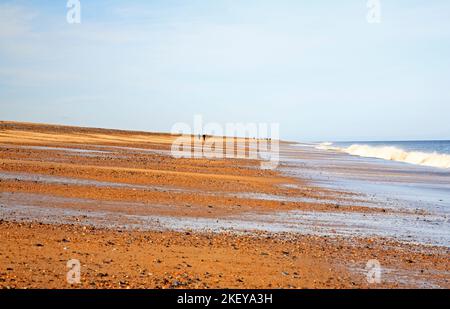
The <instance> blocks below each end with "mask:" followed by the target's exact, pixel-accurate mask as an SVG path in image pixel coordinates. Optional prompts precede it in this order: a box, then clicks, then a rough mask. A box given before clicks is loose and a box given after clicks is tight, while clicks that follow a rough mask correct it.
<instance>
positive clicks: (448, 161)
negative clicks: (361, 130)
mask: <svg viewBox="0 0 450 309" xmlns="http://www.w3.org/2000/svg"><path fill="white" fill-rule="evenodd" d="M318 148H319V149H320V148H321V149H326V150H335V151H340V152H344V153H347V154H350V155H355V156H360V157H367V158H378V159H383V160H390V161H398V162H404V163H409V164H415V165H423V166H430V167H436V168H444V169H445V168H447V169H448V168H450V141H448V140H436V141H433V140H431V141H389V142H384V141H362V142H361V141H358V142H333V143H330V142H325V143H320V144H319V145H318Z"/></svg>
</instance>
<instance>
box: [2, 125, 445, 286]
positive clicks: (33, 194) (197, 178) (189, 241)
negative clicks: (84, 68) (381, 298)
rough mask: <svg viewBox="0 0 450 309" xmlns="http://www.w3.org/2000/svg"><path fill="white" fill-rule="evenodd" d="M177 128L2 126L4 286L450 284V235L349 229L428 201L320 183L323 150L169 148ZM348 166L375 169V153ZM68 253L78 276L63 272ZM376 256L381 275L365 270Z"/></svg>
mask: <svg viewBox="0 0 450 309" xmlns="http://www.w3.org/2000/svg"><path fill="white" fill-rule="evenodd" d="M176 138H177V136H173V135H169V134H163V133H146V132H132V131H119V130H107V129H92V128H79V127H65V126H54V125H40V124H31V123H16V122H0V220H1V221H0V236H1V237H0V248H1V250H0V251H1V252H0V286H1V287H3V288H386V287H400V288H408V287H418V288H431V287H440V288H450V264H449V263H448V261H449V257H450V251H449V247H448V245H447V240H448V236H445V235H440V234H433V233H431V232H430V235H428V234H426V233H422V234H423V235H421V233H419V232H418V233H417V235H416V234H414V233H412V234H411V235H412V236H411V235H407V236H411V237H412V238H413V239H412V241H408V239H407V237H406V236H405V237H404V238H402V237H391V234H389V233H390V230H389V228H386V229H383V228H381V229H380V230H383V231H380V233H377V232H376V231H375V232H374V233H368V232H366V231H365V230H364V228H363V227H359V226H358V228H354V227H352V222H356V219H355V218H361V220H359V221H358V224H362V223H361V222H363V223H364V222H365V221H363V220H367V221H369V222H368V223H367V224H369V226H370V222H377V220H378V218H381V219H380V220H381V221H384V219H383V218H386V221H384V222H387V225H389V224H390V223H389V222H391V221H389V220H400V219H401V220H404V221H405V222H409V221H408V220H414V222H416V221H417V222H419V221H420V222H423V223H420V224H427V220H430V219H429V217H427V216H430V214H429V211H428V210H427V209H426V208H420V207H415V206H414V207H412V206H411V207H408V206H410V205H411V203H406V204H405V205H404V207H403V206H402V207H393V206H392V205H389V204H388V203H380V202H379V201H377V202H375V201H374V200H372V199H370V198H369V197H368V195H365V194H361V192H357V191H354V192H352V191H351V190H348V189H345V190H344V189H341V188H339V187H337V186H336V187H332V186H327V185H321V184H320V182H319V181H313V179H312V178H313V176H311V175H312V174H311V173H312V172H316V173H317V174H318V175H319V174H320V175H322V176H323V174H322V171H317V170H316V171H315V170H314V168H312V167H309V166H308V164H312V165H314V166H319V165H318V163H316V162H319V160H320V158H321V157H323V156H325V155H326V154H325V152H318V151H317V150H313V148H307V147H305V148H301V149H299V148H296V146H295V145H294V146H293V144H292V143H289V142H281V143H280V147H281V154H282V156H283V158H290V159H291V161H290V160H288V159H286V160H283V159H282V161H281V163H280V166H279V167H278V168H277V169H275V170H264V169H261V168H260V161H258V160H251V159H230V158H227V159H206V158H195V159H194V158H174V157H172V156H171V152H170V150H171V145H172V143H173V141H174V140H175V139H176ZM192 138H196V137H192ZM244 142H245V140H244ZM309 149H311V150H309ZM247 150H248V149H247ZM293 162H296V163H295V164H300V166H302V168H299V167H298V166H297V165H295V164H294V163H293ZM346 164H349V165H346V167H345V169H344V168H342V169H343V170H345V171H346V172H347V173H349V171H353V172H352V173H353V174H357V172H354V170H357V169H358V168H359V167H361V166H364V173H363V174H364V175H365V177H376V175H375V172H373V174H370V173H369V172H367V171H368V170H369V171H372V170H371V169H370V168H371V166H370V163H364V164H365V165H364V164H363V165H358V163H356V162H352V161H351V162H350V163H348V162H347V163H346ZM294 165H295V166H296V167H293V166H294ZM339 168H340V167H339V166H337V165H336V166H333V167H323V169H324V170H325V169H327V170H333V171H339ZM373 170H375V169H373ZM293 171H294V172H293ZM339 172H340V171H339ZM340 173H341V174H342V173H343V172H340ZM367 175H369V176H367ZM392 175H393V176H392V177H393V178H395V177H397V178H401V179H402V180H404V179H405V177H401V176H402V174H400V173H397V174H395V175H394V174H392ZM442 177H444V176H442ZM445 177H447V176H445ZM443 179H444V178H443ZM328 181H332V180H328ZM372 218H377V219H375V220H373V219H372ZM399 218H400V219H399ZM327 220H328V221H327ZM396 222H397V221H396ZM447 224H448V222H447ZM365 226H367V225H365ZM391 227H392V226H391ZM419 227H420V226H419ZM427 227H428V226H427ZM432 229H433V228H432V227H431V228H430V230H432ZM445 232H446V231H445V230H444V231H443V233H444V234H445ZM394 233H396V235H397V234H398V235H400V236H401V235H402V234H401V231H400V232H398V230H393V231H392V234H394ZM416 236H417V238H414V237H416ZM428 236H429V237H428ZM421 237H423V239H422V238H421ZM422 240H423V241H422ZM70 259H77V260H79V261H80V263H81V281H80V283H79V284H69V283H68V282H67V281H66V273H67V271H68V269H67V267H66V263H67V261H68V260H70ZM373 259H376V260H377V261H379V263H380V264H381V266H382V280H381V282H379V283H370V282H368V280H367V269H366V264H367V262H368V261H369V260H373Z"/></svg>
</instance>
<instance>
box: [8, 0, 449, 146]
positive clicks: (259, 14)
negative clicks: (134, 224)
mask: <svg viewBox="0 0 450 309" xmlns="http://www.w3.org/2000/svg"><path fill="white" fill-rule="evenodd" d="M81 4H82V17H81V24H79V25H73V24H68V23H67V22H66V12H67V8H66V1H65V0H62V1H42V0H41V1H38V0H36V1H1V0H0V119H3V120H18V121H33V122H50V123H62V124H71V125H84V126H97V127H110V128H123V129H139V130H150V131H170V129H171V127H172V125H173V124H174V123H175V122H178V121H182V122H187V123H192V121H193V115H194V114H202V115H203V118H204V120H205V121H206V122H210V121H217V122H220V123H225V122H279V123H280V132H281V135H282V137H283V138H285V139H290V140H328V141H329V140H399V139H450V120H449V119H450V17H449V16H450V1H448V0H441V1H438V0H436V1H419V0H397V1H393V0H381V8H382V22H381V23H380V24H369V23H367V21H366V14H367V8H366V0H349V1H332V0H329V1H299V0H295V1H262V0H253V1H249V0H240V1H237V0H236V1H220V0H214V1H206V0H204V1H199V0H198V1H188V0H186V1H170V0H166V1H93V0H89V1H88V0H84V1H83V0H81Z"/></svg>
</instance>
